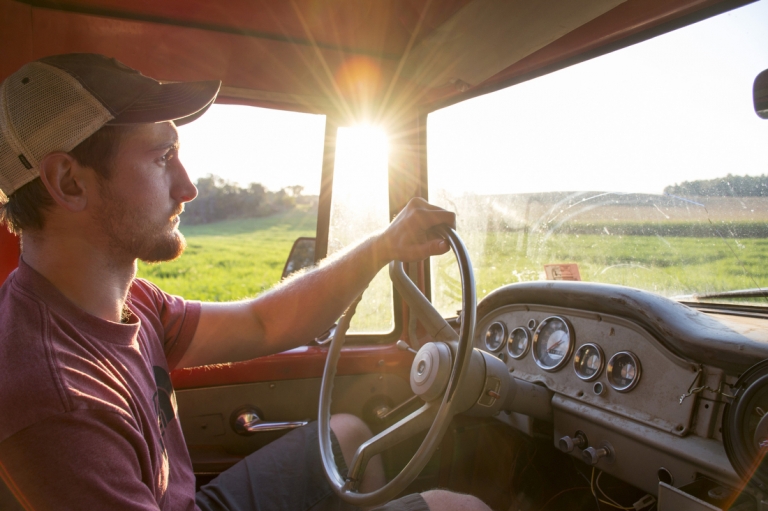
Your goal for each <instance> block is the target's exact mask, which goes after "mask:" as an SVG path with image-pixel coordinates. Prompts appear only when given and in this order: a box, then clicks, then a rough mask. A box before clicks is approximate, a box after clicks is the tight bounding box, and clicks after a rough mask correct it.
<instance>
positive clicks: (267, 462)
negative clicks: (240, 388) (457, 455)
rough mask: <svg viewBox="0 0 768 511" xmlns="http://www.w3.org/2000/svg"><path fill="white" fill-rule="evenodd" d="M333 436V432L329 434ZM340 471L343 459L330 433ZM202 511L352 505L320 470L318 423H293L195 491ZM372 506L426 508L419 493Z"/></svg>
mask: <svg viewBox="0 0 768 511" xmlns="http://www.w3.org/2000/svg"><path fill="white" fill-rule="evenodd" d="M332 436H333V434H332ZM332 441H333V453H334V455H335V458H336V465H337V466H338V467H339V471H341V472H342V473H345V472H346V470H347V468H346V463H345V462H344V458H343V457H342V455H341V448H340V447H339V442H338V440H337V439H336V437H335V436H333V438H332ZM196 500H197V505H198V507H200V509H201V510H202V511H277V510H285V511H353V510H357V509H359V508H357V507H355V506H353V505H351V504H347V503H346V502H343V501H342V500H340V499H339V498H338V497H337V496H336V494H335V493H333V490H331V487H330V485H329V484H328V482H327V481H326V479H325V475H324V474H323V469H322V464H321V461H320V444H319V441H318V433H317V423H316V422H313V423H311V424H308V425H307V426H304V427H302V428H298V429H295V430H293V431H291V432H290V433H287V434H286V435H283V436H282V437H280V438H279V439H277V440H275V441H274V442H272V443H271V444H268V445H266V446H265V447H262V448H261V449H259V450H258V451H256V452H254V453H253V454H251V455H249V456H248V457H247V458H245V459H244V460H242V461H240V462H239V463H237V464H236V465H235V466H233V467H232V468H230V469H229V470H227V471H226V472H223V473H221V474H220V475H219V476H218V477H217V478H216V479H214V480H213V481H211V482H210V483H208V484H207V485H205V486H203V487H202V488H201V489H200V491H199V492H198V493H197V499H196ZM375 511H429V508H428V507H427V504H426V502H424V499H423V498H422V497H421V495H419V494H414V495H407V496H405V497H402V498H400V499H398V500H393V501H392V502H390V503H389V504H386V505H384V506H382V507H380V508H376V510H375Z"/></svg>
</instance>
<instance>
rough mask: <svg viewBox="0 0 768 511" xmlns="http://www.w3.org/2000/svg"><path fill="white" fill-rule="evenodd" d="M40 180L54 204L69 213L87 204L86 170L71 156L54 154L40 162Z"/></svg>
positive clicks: (62, 153)
mask: <svg viewBox="0 0 768 511" xmlns="http://www.w3.org/2000/svg"><path fill="white" fill-rule="evenodd" d="M39 168H40V180H41V181H42V182H43V184H44V185H45V188H46V189H47V190H48V193H50V194H51V197H52V198H53V200H54V201H56V204H58V205H59V206H61V207H63V208H64V209H67V210H69V211H72V212H73V213H74V212H79V211H82V210H83V209H85V205H86V204H87V202H88V193H87V192H88V188H89V184H90V183H89V181H90V180H89V179H88V178H89V177H90V176H88V175H87V174H88V172H87V171H88V170H90V169H87V168H85V167H83V166H82V165H80V163H78V161H77V160H76V159H75V158H74V157H72V155H70V154H67V153H65V152H55V153H50V154H48V155H46V156H45V157H44V158H43V159H42V160H41V161H40V165H39Z"/></svg>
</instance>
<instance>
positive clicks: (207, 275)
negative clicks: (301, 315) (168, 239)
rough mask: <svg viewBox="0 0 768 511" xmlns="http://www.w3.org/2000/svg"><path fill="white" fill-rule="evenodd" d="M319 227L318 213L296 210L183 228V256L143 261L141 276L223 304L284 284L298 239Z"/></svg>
mask: <svg viewBox="0 0 768 511" xmlns="http://www.w3.org/2000/svg"><path fill="white" fill-rule="evenodd" d="M182 222H183V220H182ZM316 223H317V214H316V213H315V212H314V211H300V210H293V211H289V212H287V213H281V214H277V215H273V216H269V217H262V218H248V219H240V220H228V221H225V222H217V223H213V224H206V225H194V226H183V225H182V227H181V231H182V232H183V233H184V236H185V237H186V238H187V249H186V250H185V251H184V255H182V256H181V257H180V258H179V259H177V260H176V261H171V262H168V263H162V264H151V265H150V264H145V263H139V276H140V277H143V278H145V279H148V280H150V281H152V282H154V283H155V284H157V285H158V286H160V288H161V289H163V290H164V291H166V292H167V293H171V294H176V295H180V296H183V297H184V298H187V299H188V300H203V301H213V302H223V301H230V300H239V299H241V298H247V297H252V296H256V295H257V294H259V293H262V292H264V291H266V290H267V289H269V288H271V287H272V286H273V285H275V284H276V283H277V282H278V281H279V280H280V276H281V274H282V272H283V266H284V265H285V261H286V259H287V258H288V253H289V252H290V250H291V246H292V245H293V242H294V240H295V239H296V238H298V237H300V236H314V235H315V230H316Z"/></svg>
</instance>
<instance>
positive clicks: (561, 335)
mask: <svg viewBox="0 0 768 511" xmlns="http://www.w3.org/2000/svg"><path fill="white" fill-rule="evenodd" d="M572 351H573V329H572V328H571V326H570V324H569V323H568V321H566V320H565V319H563V318H560V317H557V316H552V317H549V318H547V319H545V320H543V321H542V322H541V323H539V327H538V328H537V329H536V333H535V334H533V358H534V360H536V364H537V365H538V366H539V367H541V368H542V369H544V370H545V371H557V370H558V369H561V368H562V367H563V366H564V365H565V364H567V363H568V359H569V358H570V356H571V352H572Z"/></svg>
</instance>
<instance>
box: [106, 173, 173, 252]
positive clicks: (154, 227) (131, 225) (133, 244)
mask: <svg viewBox="0 0 768 511" xmlns="http://www.w3.org/2000/svg"><path fill="white" fill-rule="evenodd" d="M101 199H102V200H103V201H104V204H106V205H107V206H106V208H105V209H104V211H103V212H102V214H101V216H100V217H99V223H100V226H101V230H102V232H103V233H104V235H105V236H106V237H107V238H108V239H109V246H110V249H111V250H112V251H113V253H114V255H115V256H117V257H119V258H122V257H123V256H126V257H127V258H130V259H140V260H141V261H144V262H146V263H159V262H163V261H172V260H173V259H176V258H178V257H179V256H180V255H181V254H182V253H183V252H184V249H185V248H186V247H187V241H186V239H184V235H183V234H182V233H181V232H179V230H178V229H177V228H176V226H175V225H174V224H173V219H174V218H175V217H176V216H178V215H180V214H181V212H182V211H184V206H182V205H181V204H178V205H177V206H176V207H175V208H174V209H173V211H170V212H169V214H168V216H167V217H165V218H162V217H161V218H160V219H159V220H158V219H149V218H147V217H146V216H145V215H144V212H143V211H137V210H135V209H130V208H128V207H126V205H125V203H123V202H122V201H121V200H120V199H119V198H117V197H115V196H114V195H113V194H112V192H111V191H110V190H109V189H108V184H106V183H104V184H102V186H101Z"/></svg>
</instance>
